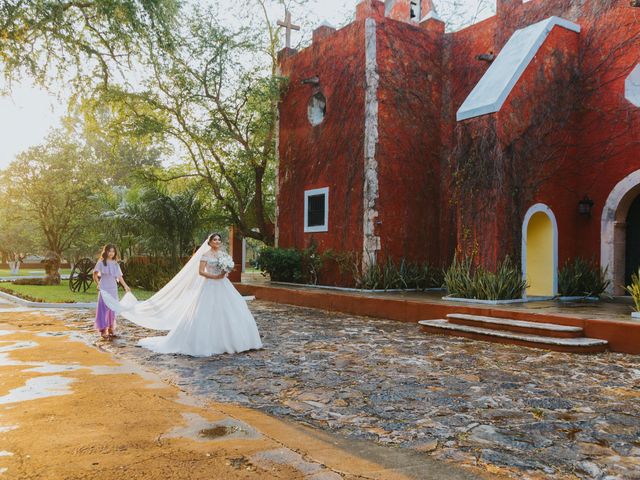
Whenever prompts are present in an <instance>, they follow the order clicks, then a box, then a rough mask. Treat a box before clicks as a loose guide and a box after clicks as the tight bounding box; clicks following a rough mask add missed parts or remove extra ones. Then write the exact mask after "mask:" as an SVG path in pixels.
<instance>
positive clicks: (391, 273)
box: [327, 252, 443, 290]
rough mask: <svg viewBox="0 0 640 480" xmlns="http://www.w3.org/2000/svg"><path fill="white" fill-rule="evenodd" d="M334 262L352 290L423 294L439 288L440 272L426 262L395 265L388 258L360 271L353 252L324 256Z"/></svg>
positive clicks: (360, 262)
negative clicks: (412, 290) (416, 292)
mask: <svg viewBox="0 0 640 480" xmlns="http://www.w3.org/2000/svg"><path fill="white" fill-rule="evenodd" d="M327 255H328V256H330V258H332V259H333V260H335V261H336V263H337V264H338V267H339V269H340V273H341V274H346V275H348V276H350V277H351V278H352V279H353V283H354V285H355V286H356V288H361V289H365V290H377V289H383V290H390V289H399V290H408V289H416V290H425V289H427V288H440V287H442V278H443V272H442V269H440V268H437V267H434V266H433V265H431V264H430V263H428V262H425V263H418V262H407V261H406V260H405V259H401V260H400V261H399V262H396V261H395V260H394V259H393V258H392V257H390V256H388V257H387V258H386V260H385V261H384V262H382V263H376V264H374V265H371V266H370V267H369V268H368V269H366V270H364V269H363V268H362V257H361V256H360V255H358V254H356V253H354V252H327Z"/></svg>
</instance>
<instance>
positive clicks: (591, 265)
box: [558, 257, 610, 297]
mask: <svg viewBox="0 0 640 480" xmlns="http://www.w3.org/2000/svg"><path fill="white" fill-rule="evenodd" d="M606 274H607V269H606V268H605V269H604V270H602V269H601V268H600V266H599V265H598V264H597V263H596V262H595V261H593V260H586V259H584V258H580V257H576V258H574V259H573V260H567V261H566V262H565V264H564V265H563V266H562V268H561V269H560V271H559V272H558V290H559V292H560V295H564V296H574V297H582V296H585V297H588V296H598V295H600V294H602V293H603V292H604V291H605V290H606V289H607V287H608V286H609V283H610V281H609V280H607V279H606Z"/></svg>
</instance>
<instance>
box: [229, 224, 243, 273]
mask: <svg viewBox="0 0 640 480" xmlns="http://www.w3.org/2000/svg"><path fill="white" fill-rule="evenodd" d="M229 250H230V251H229V254H230V255H231V256H232V257H233V262H234V263H235V264H236V266H235V267H234V269H233V272H231V273H230V274H229V280H231V281H232V282H238V283H239V282H240V281H241V280H242V235H240V230H239V229H238V227H235V226H231V227H229Z"/></svg>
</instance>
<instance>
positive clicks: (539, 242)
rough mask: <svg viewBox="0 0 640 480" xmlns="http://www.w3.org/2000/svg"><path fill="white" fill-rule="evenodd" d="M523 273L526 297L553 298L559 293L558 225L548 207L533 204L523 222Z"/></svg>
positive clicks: (541, 204)
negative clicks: (526, 286)
mask: <svg viewBox="0 0 640 480" xmlns="http://www.w3.org/2000/svg"><path fill="white" fill-rule="evenodd" d="M522 275H523V277H524V278H525V280H526V281H527V284H528V285H529V287H528V288H527V292H526V296H527V297H552V296H554V295H556V294H557V292H558V225H557V223H556V218H555V216H554V215H553V212H552V211H551V209H550V208H549V207H548V206H547V205H545V204H543V203H537V204H535V205H533V206H532V207H531V208H530V209H529V210H528V211H527V214H526V215H525V217H524V221H523V223H522Z"/></svg>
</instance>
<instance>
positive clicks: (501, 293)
mask: <svg viewBox="0 0 640 480" xmlns="http://www.w3.org/2000/svg"><path fill="white" fill-rule="evenodd" d="M444 282H445V285H446V287H447V290H448V291H449V295H450V296H452V297H461V298H473V299H477V300H511V299H516V298H521V297H522V294H523V292H524V290H525V289H526V288H527V282H526V281H525V280H523V279H522V273H521V272H520V269H519V268H518V267H517V266H516V265H515V264H514V262H513V261H512V260H511V258H510V257H509V256H506V257H505V259H504V260H503V261H502V262H500V263H499V264H498V268H497V269H496V271H495V272H491V271H489V270H487V269H485V268H483V267H482V266H476V265H474V262H473V257H464V258H462V259H459V258H458V256H457V255H456V256H455V257H454V258H453V262H452V264H451V266H450V267H449V269H447V271H446V272H445V274H444Z"/></svg>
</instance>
